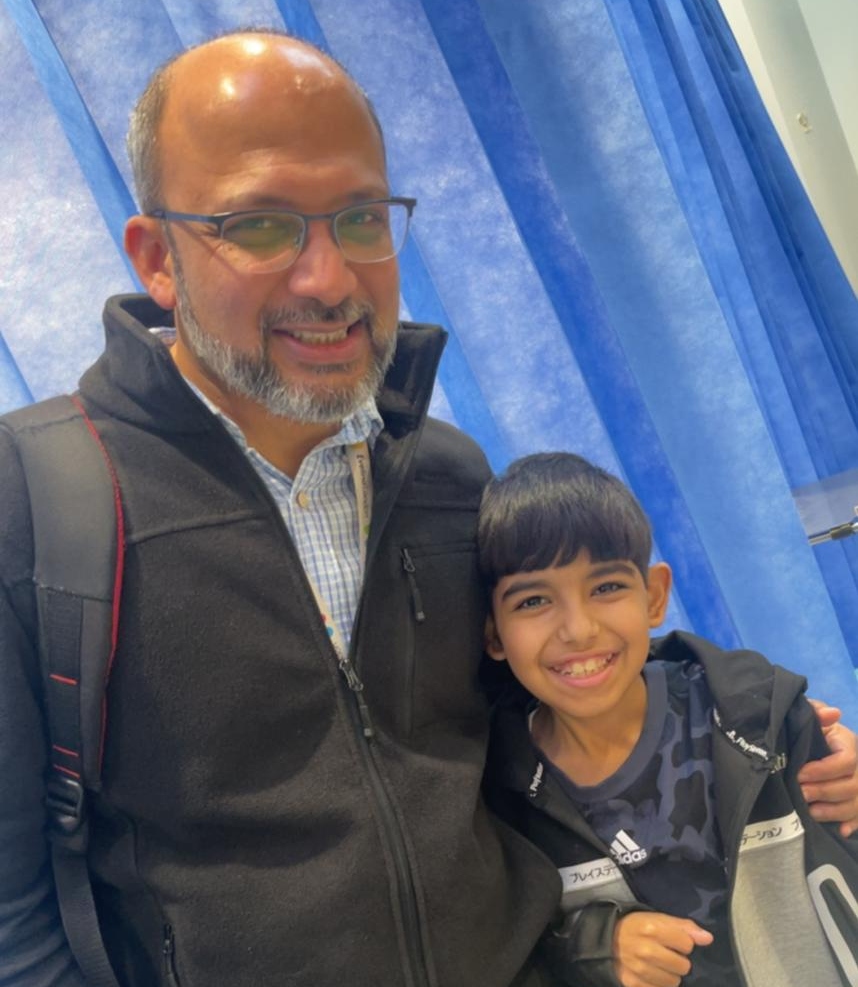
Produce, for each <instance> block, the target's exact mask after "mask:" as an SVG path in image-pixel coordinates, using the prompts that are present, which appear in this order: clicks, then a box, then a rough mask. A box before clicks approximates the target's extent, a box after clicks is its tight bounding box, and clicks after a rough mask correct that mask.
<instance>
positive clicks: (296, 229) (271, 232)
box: [149, 197, 417, 274]
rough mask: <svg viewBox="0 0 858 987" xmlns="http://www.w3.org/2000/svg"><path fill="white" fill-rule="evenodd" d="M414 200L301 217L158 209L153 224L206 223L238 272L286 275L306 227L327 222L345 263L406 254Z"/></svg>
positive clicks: (374, 201) (273, 212)
mask: <svg viewBox="0 0 858 987" xmlns="http://www.w3.org/2000/svg"><path fill="white" fill-rule="evenodd" d="M416 205H417V200H416V199H406V198H401V197H397V198H392V199H372V200H371V201H369V202H361V203H360V204H359V205H356V206H347V207H346V208H345V209H337V210H336V211H335V212H325V213H314V214H307V213H300V212H291V211H289V210H287V209H254V210H247V211H243V212H226V213H218V214H216V215H214V216H205V215H200V214H199V213H192V212H174V211H173V210H171V209H155V210H153V211H152V212H150V213H149V215H150V216H152V217H154V218H155V219H161V220H171V221H177V222H187V223H205V224H206V225H208V226H212V227H214V230H213V231H212V233H211V234H210V235H212V236H216V237H217V238H218V239H220V240H222V241H223V248H222V250H223V254H224V256H225V258H226V259H227V261H228V262H229V263H230V264H232V265H233V267H235V268H236V269H239V270H242V271H246V272H248V273H250V274H268V273H271V272H272V271H282V270H285V268H287V267H289V265H290V264H292V263H294V262H295V260H297V258H298V255H299V254H300V253H301V251H302V250H303V249H304V241H305V240H306V237H307V224H308V223H309V222H310V220H314V219H328V220H330V223H331V233H332V235H333V237H334V240H335V241H336V243H337V246H338V247H339V248H340V250H341V251H342V253H343V257H345V259H346V260H347V261H351V262H352V263H356V264H375V263H377V262H378V261H382V260H389V259H390V258H391V257H394V256H395V255H396V254H398V253H399V251H400V250H401V249H402V245H403V244H404V243H405V237H406V236H407V234H408V224H409V222H410V220H411V213H412V212H413V210H414V207H415V206H416Z"/></svg>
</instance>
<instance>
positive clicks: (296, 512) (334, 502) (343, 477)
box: [158, 331, 383, 648]
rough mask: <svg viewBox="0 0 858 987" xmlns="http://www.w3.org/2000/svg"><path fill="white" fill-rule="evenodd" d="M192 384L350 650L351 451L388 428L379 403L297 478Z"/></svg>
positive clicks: (353, 608)
mask: <svg viewBox="0 0 858 987" xmlns="http://www.w3.org/2000/svg"><path fill="white" fill-rule="evenodd" d="M158 335H159V336H160V338H162V339H163V340H164V342H166V343H168V344H169V343H170V342H172V339H173V334H172V333H166V332H164V331H160V332H159V333H158ZM187 383H188V384H189V386H190V387H191V388H192V389H193V391H194V393H195V394H196V395H197V396H198V397H199V398H200V400H201V401H202V402H203V403H204V404H205V405H206V407H207V408H208V409H209V410H210V411H211V412H212V414H214V415H215V416H216V417H217V418H218V419H219V420H220V421H221V422H222V423H223V425H224V427H225V428H226V430H227V431H228V432H229V434H230V435H231V436H232V437H233V438H234V439H235V441H236V442H237V443H238V445H239V446H240V448H241V449H242V450H243V451H244V453H245V455H246V456H247V458H248V459H249V460H250V462H251V464H252V465H253V468H254V469H255V470H256V472H257V473H258V474H259V476H260V477H261V478H262V481H263V483H264V484H265V486H266V487H267V488H268V491H269V493H270V494H271V496H272V497H273V498H274V500H275V502H276V504H277V506H278V507H279V508H280V513H281V515H282V517H283V521H284V522H285V524H286V528H287V529H288V531H289V534H290V535H291V536H292V541H293V542H294V543H295V547H296V548H297V549H298V555H299V556H300V558H301V562H302V564H303V566H304V571H305V572H306V573H307V575H308V576H309V578H310V580H311V581H312V582H313V584H314V585H315V586H316V589H317V590H318V592H319V594H320V595H321V597H322V599H323V600H324V601H325V603H326V604H327V606H328V607H329V608H330V616H331V618H332V619H333V621H334V622H335V624H336V625H337V627H338V629H339V631H340V633H341V634H342V636H343V640H344V642H345V645H346V647H347V648H348V646H349V641H350V640H351V632H352V625H353V624H354V619H355V613H356V612H357V605H358V599H359V597H360V590H361V583H362V581H363V573H362V572H361V562H360V538H359V535H358V512H357V500H356V498H355V489H354V482H353V480H352V475H351V468H350V467H349V462H348V454H347V452H346V449H347V447H348V446H350V445H352V444H353V443H355V442H362V441H364V440H365V441H367V442H368V443H369V446H370V449H371V448H372V446H373V444H374V442H375V439H376V437H377V436H378V434H379V432H380V431H381V430H382V428H383V422H382V419H381V415H380V414H379V413H378V409H377V408H376V406H375V402H374V401H369V402H368V403H367V404H365V405H363V406H362V407H360V408H358V410H357V411H356V412H355V413H354V414H352V415H350V416H349V417H348V418H346V419H345V421H344V422H343V424H342V427H341V428H340V430H339V432H337V434H336V435H332V436H331V437H330V438H329V439H325V441H324V442H322V443H320V444H319V445H318V446H316V448H315V449H313V450H312V452H310V453H309V455H307V456H306V457H305V459H304V461H303V463H302V464H301V467H300V469H299V470H298V475H297V476H296V477H295V478H294V480H293V479H291V478H290V477H288V476H287V475H286V474H285V473H283V472H281V471H280V470H279V469H277V467H276V466H273V465H272V464H271V463H269V462H268V460H267V459H266V458H265V457H264V456H262V455H260V453H258V452H257V451H256V450H255V449H253V448H251V447H250V446H249V445H248V444H247V440H246V439H245V437H244V433H243V432H242V431H241V429H240V428H239V427H238V425H236V424H235V422H234V421H232V419H231V418H228V417H227V416H226V415H225V414H224V413H223V412H222V411H221V410H220V409H219V408H218V407H217V406H216V405H214V404H213V403H212V402H211V401H209V400H208V398H207V397H206V396H205V395H204V394H202V393H201V392H200V391H199V390H198V389H197V388H196V387H194V385H193V384H191V383H190V381H188V382H187Z"/></svg>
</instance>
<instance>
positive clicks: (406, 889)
mask: <svg viewBox="0 0 858 987" xmlns="http://www.w3.org/2000/svg"><path fill="white" fill-rule="evenodd" d="M250 471H251V473H253V474H254V476H255V478H256V482H257V485H258V487H259V488H260V489H261V490H262V492H263V495H264V496H265V497H267V499H268V501H269V502H270V503H271V505H272V507H273V508H274V514H275V516H276V517H277V519H278V521H279V522H280V528H281V531H282V533H283V536H284V538H285V540H286V542H287V544H288V545H289V547H290V549H291V550H292V551H293V552H294V555H295V557H296V559H297V561H298V563H299V564H301V560H300V557H299V556H298V552H297V549H296V548H295V545H294V543H293V542H292V539H291V537H290V536H289V531H288V529H287V527H286V522H285V521H284V520H283V517H282V515H281V514H280V510H279V508H278V507H277V504H276V502H275V500H274V498H273V497H272V495H271V492H270V491H269V490H268V489H267V487H266V485H265V483H264V482H263V480H262V479H261V478H260V477H259V476H258V475H256V472H255V470H253V468H252V467H250ZM406 559H407V563H406ZM403 565H404V566H405V571H406V573H408V575H409V584H410V586H411V594H412V600H413V601H414V605H415V611H416V613H415V617H416V619H417V621H418V622H422V621H423V620H425V619H426V615H425V614H424V613H423V605H422V602H421V599H420V590H419V588H418V586H417V581H416V579H415V578H414V571H415V570H414V563H413V562H412V561H411V556H410V555H408V552H407V551H405V550H404V549H403ZM409 566H410V569H411V571H410V572H409ZM368 568H369V563H367V569H368ZM315 603H316V601H315V599H314V600H313V604H314V605H315ZM359 612H360V604H358V613H359ZM355 627H357V624H355ZM353 640H354V639H353ZM331 647H332V650H333V651H334V653H335V654H336V650H335V649H334V648H333V646H331ZM337 664H338V665H339V668H340V672H341V673H342V675H343V678H344V679H345V681H346V685H347V686H348V689H349V692H351V694H352V696H353V697H354V702H355V707H356V709H357V716H358V722H356V723H355V724H354V725H355V726H356V727H359V728H360V735H361V736H362V737H363V739H364V741H365V743H364V744H359V745H358V746H359V748H360V750H361V753H362V755H363V757H364V760H365V763H366V766H367V775H368V778H369V781H370V784H371V786H372V790H373V793H374V794H375V801H376V805H377V806H378V807H379V810H380V811H381V815H382V823H383V826H384V830H385V832H386V833H387V835H388V837H389V846H388V849H389V850H390V851H391V853H392V856H393V861H394V869H395V871H396V888H397V892H398V897H399V910H400V914H401V916H402V924H403V926H404V933H405V942H406V949H407V953H408V959H409V960H410V963H409V966H410V969H409V970H407V971H406V973H407V974H410V976H409V978H408V979H409V984H410V985H412V987H430V978H429V968H428V963H427V960H426V955H425V952H424V950H423V941H422V938H421V935H420V916H419V913H418V910H417V892H416V890H415V887H414V878H413V876H412V873H411V865H410V863H409V862H408V855H407V853H406V852H405V839H404V837H403V835H402V830H401V828H400V825H399V821H398V819H397V818H396V813H395V812H394V811H393V806H392V799H391V797H390V795H389V794H388V792H387V787H386V784H385V781H384V778H383V776H382V774H381V769H380V768H379V766H378V757H379V754H378V753H377V748H376V735H375V728H374V727H373V724H372V717H371V716H370V712H369V707H368V706H367V704H366V700H365V699H364V697H363V682H362V681H361V679H360V676H359V675H358V673H357V670H356V669H355V667H354V664H353V663H352V661H351V658H350V657H348V656H346V657H341V656H339V655H337ZM164 958H165V963H166V962H167V959H168V958H169V963H167V970H168V978H169V982H170V984H171V987H179V982H178V979H177V978H176V974H175V969H174V966H173V930H172V928H171V927H170V926H165V929H164Z"/></svg>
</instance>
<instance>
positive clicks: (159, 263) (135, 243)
mask: <svg viewBox="0 0 858 987" xmlns="http://www.w3.org/2000/svg"><path fill="white" fill-rule="evenodd" d="M125 252H126V253H127V254H128V258H129V260H130V261H131V263H132V264H133V265H134V270H135V271H136V272H137V277H139V278H140V283H141V284H142V285H143V287H144V288H145V289H146V291H147V292H148V293H149V295H151V297H152V299H153V300H154V301H156V302H157V303H158V304H159V305H160V306H161V308H166V309H173V308H175V307H176V287H175V282H174V278H173V257H172V254H171V253H170V247H169V244H168V243H167V238H166V236H165V235H164V228H163V226H162V224H161V222H160V220H157V219H155V218H154V217H153V216H132V217H131V218H130V219H129V220H128V222H127V223H126V224H125Z"/></svg>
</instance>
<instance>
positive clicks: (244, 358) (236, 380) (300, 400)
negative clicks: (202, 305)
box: [174, 251, 396, 425]
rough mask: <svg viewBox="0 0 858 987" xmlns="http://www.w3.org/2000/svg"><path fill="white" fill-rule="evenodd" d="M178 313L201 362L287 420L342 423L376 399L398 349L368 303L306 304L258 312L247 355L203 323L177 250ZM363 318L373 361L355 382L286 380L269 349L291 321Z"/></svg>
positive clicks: (322, 370)
mask: <svg viewBox="0 0 858 987" xmlns="http://www.w3.org/2000/svg"><path fill="white" fill-rule="evenodd" d="M174 262H175V267H174V273H175V278H176V296H177V298H176V311H177V312H178V315H179V318H180V319H181V322H182V328H183V329H184V334H185V337H186V342H187V344H188V346H189V347H190V349H191V351H192V352H193V354H194V356H196V358H197V360H198V361H199V363H200V365H201V366H202V367H203V368H204V369H205V370H206V371H207V372H208V373H209V374H211V376H212V377H214V378H215V379H216V380H217V381H218V382H219V383H220V385H221V386H222V387H224V389H225V390H227V391H228V392H230V393H231V394H237V395H239V396H240V397H244V398H249V399H250V400H251V401H253V402H255V403H256V404H259V405H262V407H264V408H266V409H267V410H268V411H269V412H270V413H271V414H272V415H276V416H277V417H278V418H288V419H290V420H291V421H295V422H299V423H301V424H304V425H330V424H333V423H335V422H341V421H342V420H343V419H344V418H347V417H348V416H349V415H351V414H352V413H353V412H355V411H356V410H357V409H358V408H359V407H361V405H363V404H366V402H367V401H369V399H370V398H374V397H375V396H376V395H377V394H378V391H379V389H380V387H381V384H382V381H383V380H384V375H385V373H386V372H387V368H388V367H389V366H390V363H391V361H392V360H393V353H394V350H395V349H396V333H395V332H393V333H390V335H389V336H388V337H387V338H383V336H382V334H381V331H380V327H379V325H378V322H377V321H376V318H375V311H374V310H373V309H372V307H371V306H369V305H358V304H357V303H356V302H353V301H345V302H343V303H342V304H341V305H337V306H334V307H333V308H324V307H322V306H317V305H307V306H306V307H305V308H302V309H294V310H293V309H290V310H281V311H274V312H264V313H263V314H262V315H261V316H260V320H259V321H260V325H259V348H258V349H257V350H256V351H255V352H251V353H247V352H244V351H243V350H239V349H236V348H235V347H234V346H231V345H230V344H229V343H224V342H223V341H222V340H220V339H217V338H215V337H214V336H212V335H211V334H210V333H207V332H206V331H205V329H203V327H202V326H201V325H200V323H199V321H198V320H197V317H196V315H195V314H194V310H193V306H192V305H191V301H190V298H189V296H188V287H187V283H186V281H185V278H184V273H183V271H182V269H181V265H180V264H179V263H178V262H177V258H176V255H175V251H174ZM358 320H363V322H364V324H365V325H366V328H367V331H368V332H369V338H370V345H371V347H372V362H371V363H370V366H369V367H368V369H367V371H366V373H365V374H364V376H363V377H362V378H361V379H360V380H359V381H357V382H356V383H354V384H350V385H347V386H341V387H334V386H332V385H323V384H321V383H320V385H319V386H317V387H313V386H311V385H310V384H307V383H302V382H300V381H287V380H284V379H283V377H282V376H281V373H280V370H279V369H278V367H277V365H276V364H275V363H274V361H273V360H272V359H271V357H270V355H269V352H268V345H269V340H270V338H271V327H272V326H274V325H276V326H278V327H282V326H287V325H289V324H290V323H294V324H296V325H302V324H303V325H305V326H306V324H307V323H308V322H319V323H324V322H333V321H344V322H346V323H347V324H348V325H352V324H353V323H355V322H357V321H358ZM341 368H342V365H341V364H320V365H318V366H317V367H316V368H315V370H316V372H317V373H318V374H319V376H320V377H323V376H324V375H325V374H329V373H333V372H336V371H337V370H338V369H341Z"/></svg>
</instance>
